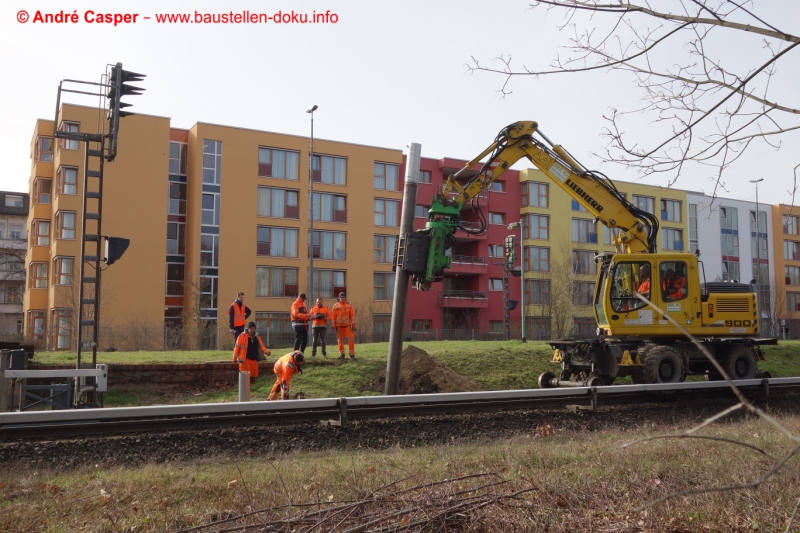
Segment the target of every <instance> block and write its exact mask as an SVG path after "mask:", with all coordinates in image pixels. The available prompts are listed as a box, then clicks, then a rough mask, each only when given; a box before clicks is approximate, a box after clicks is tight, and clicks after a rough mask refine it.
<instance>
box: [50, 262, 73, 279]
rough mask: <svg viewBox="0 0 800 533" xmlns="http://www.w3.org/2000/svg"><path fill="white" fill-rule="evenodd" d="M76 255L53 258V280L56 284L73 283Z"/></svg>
mask: <svg viewBox="0 0 800 533" xmlns="http://www.w3.org/2000/svg"><path fill="white" fill-rule="evenodd" d="M74 267H75V258H74V257H56V258H55V260H53V274H54V277H53V280H54V282H55V285H72V276H73V273H74V271H73V269H74Z"/></svg>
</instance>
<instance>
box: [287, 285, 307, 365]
mask: <svg viewBox="0 0 800 533" xmlns="http://www.w3.org/2000/svg"><path fill="white" fill-rule="evenodd" d="M291 316H292V328H293V329H294V349H295V350H300V351H301V352H305V351H306V346H308V307H306V293H304V292H301V293H300V294H299V295H298V296H297V300H295V301H294V303H293V304H292V310H291Z"/></svg>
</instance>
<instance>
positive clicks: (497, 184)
mask: <svg viewBox="0 0 800 533" xmlns="http://www.w3.org/2000/svg"><path fill="white" fill-rule="evenodd" d="M489 190H490V191H492V192H506V182H505V181H497V180H495V181H493V182H492V183H491V184H490V185H489Z"/></svg>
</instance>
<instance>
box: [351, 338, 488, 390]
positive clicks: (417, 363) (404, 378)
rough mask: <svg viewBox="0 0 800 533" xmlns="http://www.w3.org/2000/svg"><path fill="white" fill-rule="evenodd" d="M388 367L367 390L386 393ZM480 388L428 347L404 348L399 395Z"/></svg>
mask: <svg viewBox="0 0 800 533" xmlns="http://www.w3.org/2000/svg"><path fill="white" fill-rule="evenodd" d="M385 384H386V369H384V370H381V372H380V373H379V374H378V375H377V376H376V377H375V378H374V379H373V380H371V381H370V382H369V384H368V385H367V389H368V390H371V391H375V392H383V391H384V386H385ZM477 390H481V388H480V386H479V385H478V384H477V383H475V382H474V381H472V380H471V379H467V378H465V377H464V376H462V375H461V374H458V373H456V372H454V371H453V370H452V369H450V368H448V367H447V366H445V365H444V364H442V363H440V362H439V361H437V360H436V359H434V358H433V357H431V356H430V355H428V352H426V351H425V350H420V349H419V348H417V347H416V346H413V345H409V346H407V347H406V349H405V350H403V354H402V357H401V366H400V386H399V392H400V394H434V393H437V392H467V391H477Z"/></svg>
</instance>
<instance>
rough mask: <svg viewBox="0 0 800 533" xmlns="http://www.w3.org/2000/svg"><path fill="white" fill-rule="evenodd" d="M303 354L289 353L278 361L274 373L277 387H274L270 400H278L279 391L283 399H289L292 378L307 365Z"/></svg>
mask: <svg viewBox="0 0 800 533" xmlns="http://www.w3.org/2000/svg"><path fill="white" fill-rule="evenodd" d="M305 362H306V361H305V358H304V357H303V352H301V351H300V350H295V351H293V352H291V353H287V354H286V355H284V356H283V357H281V358H280V359H278V360H277V361H275V366H274V367H272V371H273V372H275V376H276V379H275V385H273V386H272V391H271V392H270V393H269V400H270V401H272V400H276V399H277V398H278V391H279V390H280V391H281V399H282V400H288V399H289V385H290V384H291V382H292V376H294V375H295V374H297V373H298V372H302V370H301V369H300V367H301V366H302V365H304V364H305Z"/></svg>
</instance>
